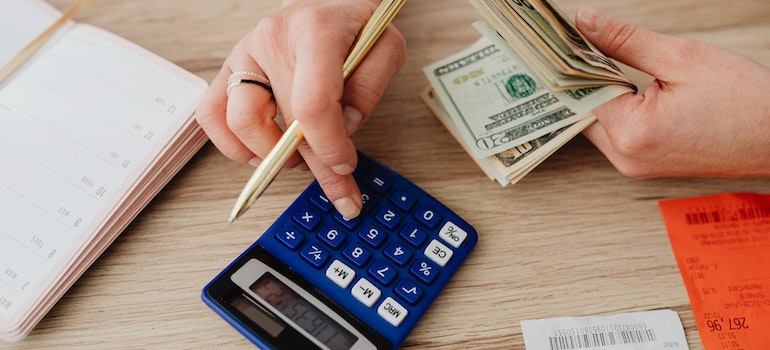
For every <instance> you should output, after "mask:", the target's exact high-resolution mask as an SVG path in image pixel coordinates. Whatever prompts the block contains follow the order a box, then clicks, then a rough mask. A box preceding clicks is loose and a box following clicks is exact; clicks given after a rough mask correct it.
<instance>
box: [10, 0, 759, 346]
mask: <svg viewBox="0 0 770 350" xmlns="http://www.w3.org/2000/svg"><path fill="white" fill-rule="evenodd" d="M52 3H53V4H54V5H55V6H57V7H58V8H60V9H64V8H65V7H66V6H67V4H68V3H69V1H68V0H55V1H52ZM557 3H558V4H559V6H561V7H562V9H563V10H564V11H565V12H567V13H569V14H570V15H571V16H574V13H575V12H576V11H577V9H578V8H579V6H580V5H582V4H585V5H588V6H591V7H594V8H596V9H599V10H601V11H603V12H605V13H607V14H609V15H612V16H615V17H618V18H621V19H623V20H626V21H628V22H631V23H634V24H637V25H641V26H644V27H647V28H650V29H653V30H657V31H660V32H664V33H668V34H672V35H678V36H686V37H692V38H697V39H700V40H704V41H707V42H710V43H713V44H715V45H718V46H722V47H725V48H730V49H734V50H738V51H740V52H743V53H745V54H746V55H748V56H751V57H753V58H755V59H756V60H758V61H760V62H763V63H764V64H768V65H770V21H769V20H768V18H770V2H768V1H767V0H733V1H721V0H679V1H662V0H652V1H650V0H611V1H610V0H585V1H569V0H557ZM278 7H279V1H277V0H260V1H254V0H221V1H209V0H178V1H152V0H132V1H119V0H98V1H96V2H95V4H94V6H93V7H91V8H90V9H88V10H86V11H85V12H83V13H82V14H80V15H79V16H77V18H76V19H77V21H79V22H85V23H90V24H93V25H97V26H99V27H102V28H105V29H107V30H110V31H112V32H114V33H116V34H118V35H120V36H123V37H125V38H127V39H129V40H131V41H134V42H136V43H138V44H140V45H142V46H144V47H146V48H148V49H150V50H151V51H154V52H156V53H158V54H160V55H161V56H163V57H165V58H167V59H169V60H171V61H173V62H175V63H177V64H179V65H181V66H182V67H184V68H186V69H188V70H190V71H192V72H194V73H196V74H198V75H200V76H201V77H203V78H204V79H206V80H207V81H211V79H212V78H213V77H214V76H215V74H216V72H217V71H218V70H219V67H220V65H221V63H222V61H223V59H224V58H225V57H226V55H227V54H228V52H229V51H230V48H231V47H232V46H233V44H235V43H236V41H237V40H238V39H240V37H241V36H242V35H243V34H245V33H246V32H248V31H249V30H251V28H253V27H254V25H256V23H257V22H258V21H259V20H260V18H262V17H263V16H266V15H268V14H270V13H272V12H273V11H275V10H276V9H277V8H278ZM479 18H480V16H479V15H478V13H477V12H476V11H474V9H473V8H472V7H471V5H470V4H469V3H468V2H467V1H465V0H414V1H410V2H408V3H407V4H406V5H405V7H404V8H403V9H402V11H401V13H400V14H399V15H398V17H397V18H396V19H395V23H396V25H397V26H398V27H399V29H400V30H401V31H402V32H403V34H404V36H405V37H406V39H407V42H408V46H409V51H408V57H407V60H406V65H405V66H404V68H403V69H402V71H401V72H400V73H399V75H398V76H396V78H395V79H394V80H393V81H392V82H391V85H390V86H389V88H388V90H387V93H386V95H385V97H384V99H383V100H382V102H381V103H380V105H379V106H378V108H377V109H376V111H375V113H374V115H373V116H372V117H371V119H370V120H369V121H368V123H367V124H366V125H365V126H364V128H363V129H362V130H361V131H360V132H359V133H358V134H357V135H356V136H355V139H354V141H355V142H356V144H357V146H358V147H359V149H361V150H362V151H364V152H365V153H368V154H369V155H371V156H373V157H374V158H376V159H378V160H380V161H381V162H383V163H385V164H386V165H388V166H390V167H391V168H393V169H394V170H396V171H397V172H399V173H401V174H403V175H404V176H405V177H407V178H408V179H411V180H412V181H413V182H415V183H416V184H417V185H418V186H421V187H422V188H424V189H425V190H426V191H427V192H429V193H431V194H432V195H434V196H435V197H436V198H438V199H439V200H441V201H442V202H444V203H445V204H446V205H447V206H448V207H450V208H452V209H453V210H455V211H456V212H457V213H458V214H460V215H461V216H462V217H464V218H465V219H466V220H467V221H469V222H470V223H471V224H472V225H473V226H475V228H476V230H477V231H478V233H479V237H480V240H479V243H478V246H477V247H476V249H475V250H474V252H473V253H472V254H471V256H470V257H469V259H468V260H467V261H466V263H465V265H464V266H463V267H462V268H461V269H460V270H459V272H458V273H457V275H455V277H454V279H453V280H452V281H451V282H450V284H449V285H448V287H447V288H446V289H445V290H444V292H443V294H442V295H441V296H440V297H439V298H438V300H437V301H436V303H435V304H434V305H433V306H432V307H431V309H430V310H429V311H428V313H427V314H426V315H425V316H424V318H423V319H422V321H421V322H420V323H419V324H418V326H417V327H416V328H415V329H414V331H413V332H412V333H411V335H410V336H409V338H407V340H406V342H405V343H404V344H403V347H404V348H411V349H424V348H445V349H457V348H470V349H475V348H495V349H499V348H508V349H523V348H524V341H523V337H522V333H521V327H520V325H519V321H521V320H528V319H540V318H549V317H558V316H584V315H608V314H615V313H619V312H631V311H646V310H657V309H673V310H675V311H676V312H678V314H679V316H680V318H681V320H682V323H683V325H684V328H685V331H686V334H687V339H688V342H689V345H690V348H691V349H702V348H703V346H702V344H701V342H700V338H699V336H698V331H697V329H696V327H695V321H694V318H693V315H692V310H691V308H690V303H689V301H688V298H687V294H686V291H685V288H684V285H683V283H682V279H681V277H680V274H679V270H678V268H677V265H676V262H675V260H674V256H673V254H672V251H671V247H670V245H669V240H668V237H667V233H666V230H665V228H664V225H663V221H662V218H661V214H660V211H659V209H658V201H659V200H661V199H669V198H679V197H690V196H698V195H706V194H716V193H724V192H738V191H748V192H764V193H767V192H770V191H769V187H770V186H768V181H767V179H689V178H687V179H660V180H647V181H638V180H633V179H629V178H626V177H623V176H622V175H620V174H619V173H618V172H617V171H616V170H615V169H614V168H613V167H612V166H611V165H610V164H609V162H608V161H607V160H606V159H605V158H604V156H603V155H602V154H601V153H600V152H599V151H598V150H597V149H596V148H595V147H594V146H593V145H592V144H591V143H589V142H588V141H587V140H586V139H585V138H583V137H582V136H579V137H577V138H576V139H574V140H572V141H571V142H570V143H568V144H567V145H566V146H565V147H564V148H562V149H561V150H559V151H558V152H557V153H556V154H554V155H553V156H552V157H551V158H550V159H548V160H546V161H545V162H544V163H543V164H542V165H540V166H539V167H538V168H537V169H535V171H534V172H532V173H531V174H529V175H527V176H526V177H525V178H524V179H523V180H522V181H521V182H520V183H518V184H516V185H514V186H508V187H505V188H501V187H500V185H498V184H497V183H496V182H492V181H490V180H488V178H486V177H485V175H484V174H483V173H482V172H481V170H480V169H479V168H478V167H477V166H476V164H475V163H474V162H473V161H472V160H471V158H470V157H469V156H468V155H467V154H466V153H465V152H464V151H463V150H462V148H461V147H460V145H459V144H458V143H457V142H456V141H455V140H454V139H453V138H452V136H451V135H450V134H449V132H448V131H447V130H446V129H444V127H443V126H442V125H441V124H440V123H439V121H438V120H437V119H436V118H435V117H434V116H433V115H432V114H431V113H430V112H429V110H428V109H427V108H426V107H425V106H424V105H423V103H422V102H421V101H420V100H419V98H418V93H419V91H420V90H421V89H422V88H423V87H425V86H426V84H427V80H426V78H425V77H424V76H423V74H422V67H423V66H425V65H427V64H429V63H431V62H434V61H436V60H439V59H441V58H443V57H445V56H448V55H450V54H452V53H454V52H456V51H459V50H460V49H463V48H465V47H466V46H467V45H469V44H471V43H472V42H473V41H475V40H476V39H477V38H478V37H479V34H478V33H477V32H476V31H475V29H473V28H472V27H471V26H470V24H471V23H472V22H473V21H475V20H477V19H479ZM632 75H633V74H632ZM639 79H644V77H643V76H641V75H639ZM705 98H719V97H718V96H707V97H705ZM736 102H737V103H740V101H736ZM704 142H706V140H704ZM252 170H253V169H252V168H250V167H248V166H246V165H241V164H236V163H234V162H232V161H230V160H228V159H226V158H225V157H224V156H222V155H221V154H220V153H219V151H218V150H216V149H215V148H214V147H213V146H212V145H211V144H210V143H209V144H207V145H206V146H205V147H204V148H203V149H202V150H201V151H200V153H199V154H197V155H196V156H195V157H194V158H193V159H192V161H191V162H190V163H189V164H188V165H187V166H186V167H185V168H184V169H183V170H182V171H181V172H180V173H179V174H178V175H177V176H176V177H175V178H174V179H173V180H172V181H171V183H170V184H169V185H168V186H167V187H166V188H165V189H164V190H163V191H162V192H161V193H160V195H159V196H158V197H157V198H156V199H155V200H154V201H153V202H152V203H151V204H150V205H149V206H148V207H147V208H146V209H145V210H144V211H143V212H142V213H141V214H140V215H139V217H138V218H137V219H136V220H135V221H134V223H133V224H132V225H131V226H129V228H128V229H127V230H126V231H125V232H124V233H123V234H122V235H121V236H120V237H119V238H118V239H117V241H115V243H114V244H113V245H112V246H111V247H110V248H109V250H108V251H107V252H106V253H105V254H104V255H103V256H102V257H101V258H100V259H99V260H98V261H97V262H96V263H95V264H94V265H93V266H92V267H91V268H90V269H89V270H88V271H87V272H86V273H85V274H84V275H83V276H82V277H81V278H80V280H79V281H78V282H77V283H76V284H75V285H74V287H73V288H71V289H70V290H69V292H68V293H67V294H66V295H65V296H64V297H63V298H62V299H61V301H60V302H59V303H58V304H57V305H56V306H55V307H54V308H53V310H52V311H51V312H50V313H49V314H48V315H47V316H46V317H45V318H44V319H43V320H42V322H41V323H40V324H39V325H38V326H37V328H36V329H35V330H34V331H33V332H32V333H31V334H30V335H29V336H28V337H27V338H26V339H24V340H23V341H21V342H18V343H13V344H10V343H0V348H2V349H68V348H71V349H90V348H95V349H105V348H110V349H145V348H156V349H157V348H160V349H249V348H252V345H251V344H250V343H249V342H248V341H246V340H245V338H243V337H242V336H241V335H240V334H238V333H237V332H236V331H235V330H234V329H233V328H231V327H230V326H229V325H227V324H226V323H225V322H224V321H223V320H221V319H220V318H219V317H218V316H217V315H216V314H214V312H212V311H211V310H209V308H208V307H206V306H205V305H204V304H203V302H201V300H200V291H201V288H202V287H203V286H204V285H205V284H206V283H207V282H208V281H209V280H210V279H211V278H213V277H214V276H215V275H216V274H217V273H218V272H219V271H220V270H222V268H224V267H225V266H226V265H227V264H228V263H229V262H230V261H232V260H233V259H234V258H235V257H236V256H238V254H240V253H241V252H242V251H243V250H245V249H246V248H247V247H248V246H249V245H250V244H251V243H252V242H254V241H255V240H256V239H257V238H258V237H259V236H260V234H261V232H263V231H264V230H265V229H266V228H267V227H268V226H269V225H270V224H271V223H272V222H273V221H274V220H275V218H277V217H278V215H279V214H280V213H281V212H282V211H283V210H284V209H285V208H286V207H287V206H288V205H289V204H290V203H291V202H292V201H293V200H294V198H295V197H296V196H297V195H298V194H299V193H300V191H301V190H302V189H303V188H304V187H305V186H306V185H307V184H308V183H309V182H310V181H311V180H312V175H311V174H310V173H302V172H296V171H285V172H283V173H281V175H279V177H278V178H277V179H276V180H275V182H274V183H273V184H272V186H271V187H270V188H269V189H268V190H267V191H266V192H265V194H264V195H263V197H262V198H261V199H260V200H259V201H258V202H257V204H256V205H255V207H253V208H252V209H251V210H250V211H249V212H248V213H246V215H245V216H244V217H242V218H241V219H239V220H238V221H236V222H235V223H233V224H228V223H227V218H228V215H229V212H230V209H231V208H232V205H233V202H234V200H235V198H236V197H237V195H238V193H239V192H240V190H241V188H242V186H243V184H244V183H245V181H246V180H247V178H248V177H249V176H250V175H251V173H252Z"/></svg>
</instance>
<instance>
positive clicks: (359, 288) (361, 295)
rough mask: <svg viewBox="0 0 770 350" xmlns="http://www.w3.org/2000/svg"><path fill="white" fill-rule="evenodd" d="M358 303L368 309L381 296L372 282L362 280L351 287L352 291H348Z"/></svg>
mask: <svg viewBox="0 0 770 350" xmlns="http://www.w3.org/2000/svg"><path fill="white" fill-rule="evenodd" d="M350 293H351V294H353V296H354V297H356V299H358V301H360V302H361V303H363V304H364V305H366V306H368V307H372V305H374V303H375V302H377V299H379V298H380V295H381V294H382V293H381V292H380V290H379V289H378V288H377V287H375V286H374V285H373V284H372V282H369V281H368V280H367V279H366V278H362V279H360V280H358V282H356V284H354V285H353V290H351V291H350Z"/></svg>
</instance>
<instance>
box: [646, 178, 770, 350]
mask: <svg viewBox="0 0 770 350" xmlns="http://www.w3.org/2000/svg"><path fill="white" fill-rule="evenodd" d="M659 204H660V209H661V212H662V213H663V219H664V221H665V223H666V230H667V231H668V236H669V239H670V240H671V247H672V248H673V250H674V255H675V256H676V262H677V264H678V265H679V272H680V273H681V274H682V279H683V280H684V284H685V287H686V288H687V294H688V295H689V297H690V304H691V305H692V311H693V314H694V315H695V321H696V323H697V325H698V330H699V332H700V336H701V339H702V341H703V346H704V347H705V348H706V349H708V350H740V349H743V350H750V349H768V348H769V347H770V195H762V194H749V193H732V194H722V195H714V196H705V197H695V198H685V199H674V200H665V201H661V202H660V203H659Z"/></svg>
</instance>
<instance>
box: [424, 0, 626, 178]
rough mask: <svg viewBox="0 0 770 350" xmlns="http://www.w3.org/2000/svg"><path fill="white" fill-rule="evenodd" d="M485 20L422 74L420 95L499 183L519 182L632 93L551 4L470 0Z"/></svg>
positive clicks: (617, 72)
mask: <svg viewBox="0 0 770 350" xmlns="http://www.w3.org/2000/svg"><path fill="white" fill-rule="evenodd" d="M470 1H471V3H472V4H473V5H474V6H475V7H476V9H477V10H479V12H480V13H481V14H482V16H483V17H484V20H481V21H478V22H476V23H474V24H473V25H474V27H475V28H476V29H477V30H479V32H481V34H482V38H481V39H480V40H479V41H477V42H476V43H475V44H473V45H472V46H471V47H469V48H467V49H465V50H462V51H460V52H457V53H456V54H454V55H451V56H449V57H446V58H444V59H442V60H440V61H438V62H435V63H433V64H430V65H428V66H427V67H425V68H424V69H423V71H424V73H425V75H426V76H427V78H428V81H429V82H430V86H428V87H427V88H426V89H424V90H423V92H422V93H421V98H422V99H423V101H424V102H425V103H426V105H427V106H428V107H429V108H430V109H431V110H432V111H433V113H434V114H435V115H436V116H437V117H438V118H439V119H440V120H441V122H442V123H443V124H444V126H446V127H447V129H448V130H449V131H450V132H451V133H452V135H453V136H454V137H455V138H456V139H457V140H458V141H459V142H460V144H462V146H463V147H464V148H465V150H466V151H467V152H468V153H469V154H470V155H471V156H472V157H473V158H474V160H475V161H476V162H477V163H478V165H479V167H481V169H482V170H484V172H485V173H486V174H487V175H488V176H489V177H490V178H491V179H495V180H497V181H498V182H499V183H500V184H501V185H503V186H505V185H508V184H512V183H516V182H517V181H519V180H520V179H521V178H522V177H524V176H525V175H526V174H527V173H529V172H530V171H531V170H532V169H534V168H535V167H536V166H537V165H539V164H540V163H541V162H543V161H544V160H545V159H546V158H548V157H549V156H550V155H551V154H553V153H554V152H555V151H556V150H558V149H559V148H560V147H561V146H563V145H564V144H565V143H566V142H567V141H569V140H570V139H572V138H573V137H575V136H576V135H578V134H579V133H580V132H581V131H583V130H584V129H585V128H586V127H588V126H589V125H590V124H591V123H593V122H594V121H595V120H596V117H595V116H594V115H593V114H592V112H591V111H592V110H593V109H594V108H596V107H597V106H599V105H601V104H603V103H605V102H607V101H609V100H611V99H613V98H615V97H617V96H619V95H621V94H624V93H629V92H634V91H636V87H635V86H634V85H633V83H631V82H630V81H629V80H628V79H626V77H625V76H624V75H623V73H622V72H621V71H620V69H619V68H618V67H617V66H616V65H615V64H614V63H613V62H612V61H611V60H610V59H609V58H607V57H606V56H605V55H604V54H603V53H601V52H600V51H599V50H597V49H596V48H595V47H594V46H593V45H591V43H589V42H588V41H587V40H585V38H584V37H583V36H582V35H581V34H580V32H578V31H577V29H576V28H575V27H574V25H573V24H572V22H571V21H570V20H569V19H568V18H567V17H566V16H564V14H563V13H562V12H561V11H560V10H559V9H558V8H557V7H556V6H555V5H554V4H553V3H551V1H550V0H529V1H528V0H470Z"/></svg>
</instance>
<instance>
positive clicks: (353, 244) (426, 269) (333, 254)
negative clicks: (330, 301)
mask: <svg viewBox="0 0 770 350" xmlns="http://www.w3.org/2000/svg"><path fill="white" fill-rule="evenodd" d="M363 163H364V167H363V168H362V167H359V169H358V170H357V171H356V173H354V175H355V176H356V179H357V181H358V184H359V186H360V188H361V193H362V197H363V200H364V208H363V210H362V214H361V215H360V216H359V217H357V218H354V219H352V220H347V219H345V218H344V217H342V216H341V215H340V214H339V213H337V212H336V211H335V210H334V208H333V206H332V203H331V201H329V199H328V198H326V197H325V196H324V194H323V193H322V192H321V190H320V188H316V189H315V190H313V191H312V193H310V194H307V195H304V196H301V197H300V198H299V199H298V202H300V201H302V202H300V203H295V204H296V205H292V207H291V209H290V210H292V212H291V213H287V215H290V217H291V224H287V225H284V226H283V228H282V229H280V230H279V231H278V232H277V233H276V234H275V235H274V239H275V240H276V241H278V242H279V243H280V246H281V247H282V248H283V249H286V250H287V251H290V252H293V254H298V255H299V256H300V257H301V259H300V261H302V262H304V267H303V266H294V268H295V269H296V270H297V271H299V272H300V273H301V274H303V275H304V276H305V277H306V278H310V277H309V276H310V275H314V274H321V275H325V277H326V281H327V282H326V283H322V284H324V285H322V286H319V288H320V289H321V290H324V291H325V292H327V293H330V294H334V293H337V292H341V293H343V294H344V295H347V297H348V298H351V299H352V300H355V301H356V302H357V303H360V305H361V306H363V308H365V309H367V310H368V311H366V312H368V313H371V314H372V315H376V316H377V317H379V318H380V319H382V320H384V321H386V322H387V323H388V324H390V325H392V326H394V327H399V326H401V325H402V323H403V322H404V320H406V319H407V318H409V317H410V315H416V316H412V317H420V316H421V314H422V313H423V312H424V310H425V309H426V308H427V305H422V304H425V303H430V302H432V299H434V298H435V296H436V295H437V293H438V292H437V291H436V290H435V289H437V288H442V287H443V286H434V283H435V282H436V281H437V279H439V276H441V275H442V274H444V273H447V274H451V273H453V272H454V269H456V268H457V266H456V265H458V264H459V262H458V263H457V264H454V266H452V270H451V271H446V272H445V271H442V270H443V269H445V268H448V265H449V264H452V262H453V258H455V256H456V254H455V251H457V250H463V252H462V254H461V255H462V258H464V257H465V256H467V254H468V253H469V250H470V248H472V245H473V244H475V237H474V240H473V242H472V244H471V246H470V247H469V246H467V244H466V245H465V246H464V244H465V243H466V241H467V239H468V237H469V235H470V234H469V233H468V230H470V231H471V232H472V228H470V227H469V226H467V224H466V223H465V222H463V221H462V220H461V219H459V218H457V217H456V215H454V214H453V213H451V212H449V210H448V209H446V207H444V206H443V205H441V204H440V203H438V202H437V201H436V200H435V199H434V198H432V197H430V196H428V195H427V194H425V193H424V192H422V191H421V190H419V189H418V188H417V187H416V186H414V185H413V184H411V183H409V182H408V181H406V180H405V179H402V178H400V177H399V176H398V175H395V174H392V173H390V172H388V171H384V170H383V169H381V168H379V167H377V166H374V167H372V166H368V167H367V166H366V162H363ZM455 221H458V222H455ZM463 227H465V228H463ZM473 234H474V235H475V232H473ZM445 282H446V281H444V282H442V283H445ZM335 290H336V291H337V292H335ZM338 294H339V293H338ZM426 294H430V295H431V297H430V298H427V297H426ZM426 299H430V300H426ZM358 316H359V317H366V315H358Z"/></svg>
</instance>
